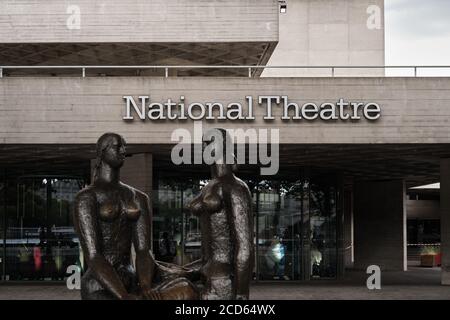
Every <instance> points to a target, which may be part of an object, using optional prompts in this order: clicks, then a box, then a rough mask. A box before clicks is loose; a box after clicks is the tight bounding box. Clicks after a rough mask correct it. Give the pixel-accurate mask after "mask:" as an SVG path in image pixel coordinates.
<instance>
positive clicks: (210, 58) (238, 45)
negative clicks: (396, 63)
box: [0, 0, 450, 284]
mask: <svg viewBox="0 0 450 320" xmlns="http://www.w3.org/2000/svg"><path fill="white" fill-rule="evenodd" d="M280 11H281V10H280V3H279V2H278V1H275V0H264V1H261V0H246V1H204V0H196V1H172V0H170V1H143V0H128V1H112V2H111V3H109V4H105V3H103V2H100V1H78V3H77V5H75V6H72V5H70V6H69V5H68V4H67V3H65V2H63V3H61V2H59V1H47V2H46V3H45V4H42V3H41V1H37V0H36V1H34V0H27V1H21V0H19V1H4V2H2V3H1V4H0V12H1V14H0V24H1V25H4V26H5V27H4V28H1V29H0V68H1V69H0V70H1V75H2V77H1V78H0V111H1V113H2V115H1V117H0V168H1V171H2V172H1V184H0V186H1V189H0V191H1V196H0V203H1V206H0V231H1V233H2V236H0V239H1V242H0V246H1V248H2V252H1V254H0V257H1V260H0V276H1V279H2V281H4V282H8V281H30V280H39V281H40V280H61V279H63V278H64V277H65V276H66V268H67V266H69V265H73V264H77V265H80V266H81V267H84V266H83V263H84V262H83V257H82V256H80V249H79V244H78V240H77V239H76V237H75V236H74V233H73V224H72V221H71V203H72V201H73V197H74V195H75V193H76V192H77V191H78V190H80V188H82V187H83V186H84V185H86V184H88V183H89V182H90V175H91V167H92V161H94V159H95V143H96V140H97V139H98V137H99V136H100V135H102V134H103V133H105V132H111V131H112V132H117V133H119V134H121V135H123V136H124V137H125V139H126V141H127V160H126V164H125V166H124V168H123V169H122V180H123V181H124V182H126V183H129V184H130V185H133V186H135V187H137V188H139V189H140V190H143V191H145V192H146V193H148V194H149V195H151V198H152V207H153V250H154V252H155V254H156V256H157V257H158V258H161V255H162V253H161V252H160V250H159V243H160V239H161V236H162V234H164V233H168V234H169V235H170V237H171V239H172V241H173V244H174V245H173V248H174V249H173V253H172V254H171V255H169V256H168V257H162V258H167V259H169V260H171V261H172V262H174V263H179V264H183V263H187V262H190V261H192V260H194V259H196V258H198V257H199V254H200V253H199V240H200V238H201V230H200V227H199V225H198V221H197V220H196V219H195V217H193V216H192V215H191V214H190V213H189V212H188V210H187V209H186V203H188V202H189V201H190V199H192V198H193V197H194V196H195V195H196V194H198V192H199V190H200V189H201V187H202V185H203V183H204V181H205V180H206V179H208V178H209V173H208V169H207V167H206V166H205V165H191V164H183V165H175V164H174V163H173V162H172V161H171V150H172V148H173V147H174V145H175V144H176V141H175V140H173V139H172V135H173V133H174V131H175V130H177V129H184V130H186V131H187V132H190V133H191V134H192V136H193V135H195V130H196V125H198V124H199V123H201V125H202V128H203V129H206V128H212V127H221V128H226V129H235V130H237V129H240V130H251V129H256V130H268V131H269V132H270V133H271V134H275V133H273V132H275V131H271V130H278V131H277V132H278V133H277V134H278V136H279V140H278V141H277V142H276V143H272V145H273V144H276V145H277V146H278V147H279V149H278V150H279V158H278V159H279V170H277V172H276V174H275V175H271V176H264V175H262V174H261V171H260V166H258V165H253V164H244V165H242V166H241V168H240V173H239V176H240V177H242V178H243V179H244V180H245V181H246V182H247V184H248V185H249V187H250V189H251V191H252V194H253V200H254V212H255V222H256V223H255V233H256V237H255V248H256V250H255V252H256V254H255V262H256V263H255V270H254V279H255V280H258V281H259V280H261V281H264V280H285V281H290V280H303V281H305V280H315V279H337V278H340V277H342V276H343V275H344V274H345V270H346V269H349V268H356V269H366V268H367V267H368V266H370V265H378V266H380V267H381V269H382V270H406V269H407V244H408V239H407V238H408V236H407V234H408V233H407V226H408V223H407V221H408V218H409V217H411V219H418V218H421V219H422V218H423V219H425V218H424V217H426V216H428V217H429V216H433V218H432V219H431V218H430V219H431V220H433V219H434V220H436V210H437V207H439V206H440V219H439V217H437V218H438V220H440V223H441V226H442V232H441V234H440V235H441V236H442V237H441V239H440V240H441V243H442V245H441V250H442V254H443V258H442V265H443V267H442V283H443V284H448V283H449V280H448V277H449V276H448V274H449V270H448V268H449V265H450V260H449V259H450V258H449V257H448V256H449V254H448V253H447V251H448V247H449V246H450V239H448V233H449V232H448V227H449V226H448V225H449V223H450V222H449V221H448V216H449V215H450V212H448V210H450V209H449V206H450V205H449V204H447V203H446V201H447V200H445V199H446V198H448V197H446V195H447V193H448V192H450V191H449V190H450V187H449V186H448V185H447V184H446V183H447V182H446V181H448V180H449V179H448V178H449V177H448V175H449V172H448V171H449V170H448V163H447V162H448V159H449V158H450V144H449V143H450V129H449V126H448V122H449V120H450V113H449V111H448V107H449V102H450V79H449V78H446V77H434V78H425V77H385V76H384V68H383V67H384V32H385V30H384V14H383V12H384V1H383V0H364V1H360V0H358V1H357V0H320V1H312V0H289V1H287V10H286V12H280ZM264 66H267V67H268V68H266V69H264V68H263V67H264ZM275 67H281V68H275ZM294 67H296V68H294ZM317 67H321V68H317ZM346 67H347V68H346ZM370 67H378V68H370ZM142 97H144V98H142ZM169 99H170V102H174V103H175V105H176V107H177V108H181V104H183V105H185V107H186V108H187V109H189V110H191V109H190V107H189V106H190V105H191V104H195V106H193V107H192V110H194V109H195V112H194V111H192V110H191V111H192V115H193V117H189V118H187V119H179V118H177V119H173V120H170V119H167V118H166V119H159V120H152V119H149V116H148V113H149V111H150V109H151V107H150V104H151V103H156V104H160V105H161V108H162V109H164V108H165V104H167V103H170V102H169ZM142 101H144V108H143V109H141V107H142V105H141V103H142ZM133 103H135V105H134V106H133ZM213 103H220V104H221V105H223V106H224V110H225V112H228V110H229V109H233V108H236V107H237V106H238V105H239V106H240V108H241V109H240V110H241V111H242V113H243V115H242V116H241V117H242V119H230V118H231V116H230V117H228V119H220V118H221V116H220V110H219V108H216V109H215V110H214V111H213V112H212V119H206V114H205V115H204V116H202V117H200V116H199V113H200V114H201V113H202V112H203V111H205V113H206V112H207V111H208V107H207V105H208V104H213ZM294 104H295V105H294ZM269 105H271V106H272V109H270V111H271V114H270V115H269ZM156 106H158V105H156ZM202 108H203V109H202ZM227 108H228V109H227ZM130 110H131V111H130ZM143 110H144V111H145V112H143ZM177 110H178V111H177V112H179V113H181V111H180V110H181V109H177ZM250 110H251V113H250V114H249V112H250ZM324 110H325V111H327V112H325V111H324ZM140 111H141V112H142V114H144V115H143V116H142V117H141V116H140V113H139V112H140ZM130 112H131V114H132V119H131V118H130ZM166 112H167V110H166ZM166 116H167V115H166ZM197 116H198V120H195V119H194V118H196V117H197ZM237 118H239V117H237ZM259 132H261V131H259ZM250 147H251V145H247V148H250ZM437 181H441V191H440V192H441V197H440V198H441V201H440V202H439V200H437V201H436V200H435V199H434V198H433V200H425V201H431V202H429V203H428V204H430V206H426V209H423V207H421V206H420V204H424V203H423V202H421V203H420V204H419V203H416V202H412V201H414V200H412V199H410V198H408V194H409V193H410V188H412V187H415V186H419V185H423V184H427V183H434V182H437ZM427 208H428V209H427ZM430 208H431V209H430Z"/></svg>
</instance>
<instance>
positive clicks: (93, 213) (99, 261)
mask: <svg viewBox="0 0 450 320" xmlns="http://www.w3.org/2000/svg"><path fill="white" fill-rule="evenodd" d="M74 220H75V221H74V222H75V226H76V227H77V228H78V233H79V236H80V240H81V245H82V247H83V252H84V253H85V257H86V259H87V264H88V265H89V267H90V269H91V270H92V271H93V272H94V277H95V278H96V279H97V281H98V282H100V284H101V285H102V286H103V287H104V288H105V289H106V290H108V291H109V292H110V293H111V294H112V295H114V296H115V297H116V298H117V299H130V298H132V296H131V295H129V294H128V292H127V290H126V289H125V287H124V285H123V284H122V281H121V280H120V278H119V276H118V275H117V273H116V271H115V270H114V269H113V267H112V265H111V264H110V263H109V262H108V261H107V260H106V259H105V257H104V255H103V254H102V252H101V250H100V243H99V237H100V235H99V234H98V230H99V226H98V221H97V201H96V197H95V195H94V194H92V193H91V192H90V191H89V190H86V191H82V192H80V193H79V194H78V195H77V197H76V199H75V209H74Z"/></svg>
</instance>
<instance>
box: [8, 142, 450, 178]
mask: <svg viewBox="0 0 450 320" xmlns="http://www.w3.org/2000/svg"><path fill="white" fill-rule="evenodd" d="M170 150H171V146H170V145H129V146H128V147H127V152H128V153H129V155H132V154H136V153H142V152H151V153H153V155H154V164H155V168H157V170H158V171H161V172H163V171H164V172H174V173H176V176H178V177H180V176H183V174H186V176H190V175H197V174H203V173H207V172H208V168H207V167H206V166H202V165H196V166H193V165H192V166H188V165H185V166H183V167H181V168H180V167H176V166H174V165H173V164H172V162H171V160H170ZM449 157H450V145H447V144H426V145H425V144H421V145H413V144H411V145H404V144H403V145H281V146H280V176H287V177H292V176H293V175H295V174H296V173H298V172H299V171H300V170H308V169H314V170H319V171H323V172H343V173H344V176H345V178H346V179H348V180H349V181H359V180H390V179H405V180H406V182H407V186H408V187H412V186H417V185H422V184H427V183H433V182H438V181H439V176H440V172H439V170H440V169H439V166H440V159H441V158H449ZM93 158H95V146H94V145H1V146H0V168H2V169H5V170H4V172H1V173H0V174H1V175H3V173H6V174H8V175H10V176H16V175H22V174H44V173H45V174H71V175H74V174H78V175H82V174H86V172H89V159H93ZM241 174H243V175H246V176H254V175H258V174H259V168H258V167H257V166H254V165H253V166H250V165H247V166H241Z"/></svg>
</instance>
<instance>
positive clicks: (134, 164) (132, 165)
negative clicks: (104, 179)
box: [91, 153, 153, 197]
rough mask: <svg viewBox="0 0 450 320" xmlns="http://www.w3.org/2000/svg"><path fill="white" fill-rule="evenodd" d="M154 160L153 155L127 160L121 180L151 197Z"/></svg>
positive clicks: (92, 163) (139, 155) (93, 163)
mask: <svg viewBox="0 0 450 320" xmlns="http://www.w3.org/2000/svg"><path fill="white" fill-rule="evenodd" d="M94 165H95V159H94V160H91V171H92V169H93V168H94ZM152 170H153V158H152V154H151V153H139V154H134V155H132V156H131V157H127V158H126V159H125V163H124V165H123V167H122V168H121V170H120V180H121V181H122V182H123V183H126V184H128V185H130V186H132V187H134V188H136V189H139V190H140V191H142V192H145V193H146V194H147V195H148V196H149V197H151V194H152V187H153V174H152Z"/></svg>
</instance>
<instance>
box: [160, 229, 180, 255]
mask: <svg viewBox="0 0 450 320" xmlns="http://www.w3.org/2000/svg"><path fill="white" fill-rule="evenodd" d="M159 254H160V258H159V260H161V261H163V262H170V263H172V262H173V260H174V258H175V256H176V254H177V253H176V248H175V245H174V241H173V240H172V239H171V238H170V237H169V233H168V232H167V231H164V232H163V234H162V237H161V239H160V240H159Z"/></svg>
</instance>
